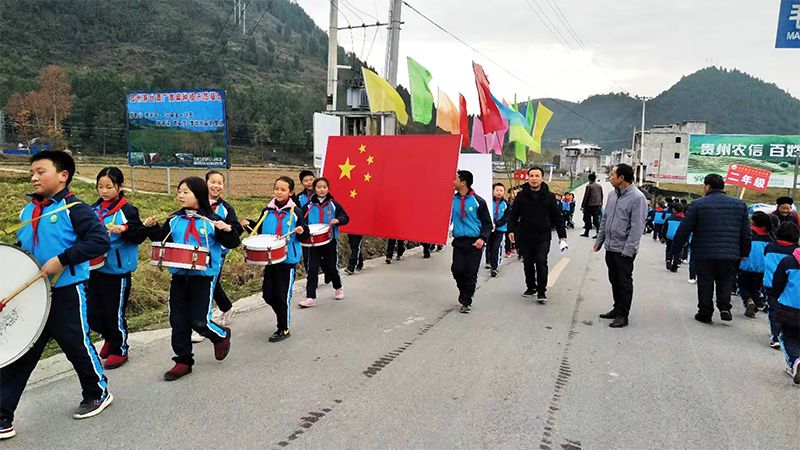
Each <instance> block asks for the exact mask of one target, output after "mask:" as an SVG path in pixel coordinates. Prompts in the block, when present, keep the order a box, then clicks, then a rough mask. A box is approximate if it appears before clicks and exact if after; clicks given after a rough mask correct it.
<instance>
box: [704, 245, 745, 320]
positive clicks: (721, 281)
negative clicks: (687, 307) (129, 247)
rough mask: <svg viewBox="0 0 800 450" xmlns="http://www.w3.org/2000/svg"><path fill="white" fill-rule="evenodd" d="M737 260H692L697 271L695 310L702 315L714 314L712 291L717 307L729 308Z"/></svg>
mask: <svg viewBox="0 0 800 450" xmlns="http://www.w3.org/2000/svg"><path fill="white" fill-rule="evenodd" d="M738 264H739V261H732V260H713V259H702V260H696V261H694V266H695V269H696V271H697V310H698V312H699V313H700V315H702V316H703V317H708V318H710V317H711V316H712V315H713V314H714V291H715V288H716V292H717V309H719V310H720V311H730V310H731V289H732V288H733V278H734V276H735V275H736V266H737V265H738Z"/></svg>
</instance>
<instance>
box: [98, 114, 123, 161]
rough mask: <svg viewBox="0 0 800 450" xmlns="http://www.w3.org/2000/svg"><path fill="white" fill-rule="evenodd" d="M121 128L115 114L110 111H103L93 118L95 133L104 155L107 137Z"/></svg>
mask: <svg viewBox="0 0 800 450" xmlns="http://www.w3.org/2000/svg"><path fill="white" fill-rule="evenodd" d="M121 128H122V124H121V123H120V121H119V119H118V118H117V115H116V114H114V113H113V112H111V111H103V112H101V113H100V114H98V115H97V117H95V119H94V131H95V135H96V136H98V137H99V138H100V140H101V141H102V143H103V156H106V143H107V142H108V139H109V137H111V136H112V135H114V134H116V133H119V130H120V129H121Z"/></svg>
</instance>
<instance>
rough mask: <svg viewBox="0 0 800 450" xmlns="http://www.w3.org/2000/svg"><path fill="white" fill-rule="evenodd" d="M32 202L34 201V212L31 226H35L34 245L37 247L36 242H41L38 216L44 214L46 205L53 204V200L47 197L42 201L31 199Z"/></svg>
mask: <svg viewBox="0 0 800 450" xmlns="http://www.w3.org/2000/svg"><path fill="white" fill-rule="evenodd" d="M31 203H33V213H31V220H33V222H31V227H32V228H33V246H34V247H36V244H38V243H39V235H38V234H37V233H38V231H39V220H37V218H38V217H41V215H42V209H43V208H44V207H45V206H50V205H52V204H53V200H51V199H49V198H46V199H44V200H42V201H39V200H36V199H35V198H32V199H31Z"/></svg>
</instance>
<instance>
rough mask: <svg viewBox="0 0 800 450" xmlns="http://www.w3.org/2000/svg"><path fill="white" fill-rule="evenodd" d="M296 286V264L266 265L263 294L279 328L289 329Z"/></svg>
mask: <svg viewBox="0 0 800 450" xmlns="http://www.w3.org/2000/svg"><path fill="white" fill-rule="evenodd" d="M293 286H294V265H291V264H275V265H272V266H265V267H264V282H263V283H262V284H261V295H262V296H263V298H264V301H265V302H266V303H267V304H268V305H269V306H271V307H272V310H273V311H274V312H275V316H276V317H277V319H278V330H280V331H283V330H288V329H289V324H290V322H291V320H292V309H291V303H292V287H293Z"/></svg>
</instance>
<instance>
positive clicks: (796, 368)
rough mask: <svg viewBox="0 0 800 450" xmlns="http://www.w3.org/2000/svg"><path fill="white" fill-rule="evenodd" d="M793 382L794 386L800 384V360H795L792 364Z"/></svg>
mask: <svg viewBox="0 0 800 450" xmlns="http://www.w3.org/2000/svg"><path fill="white" fill-rule="evenodd" d="M792 381H794V384H800V358H797V359H795V360H794V364H792Z"/></svg>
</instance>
